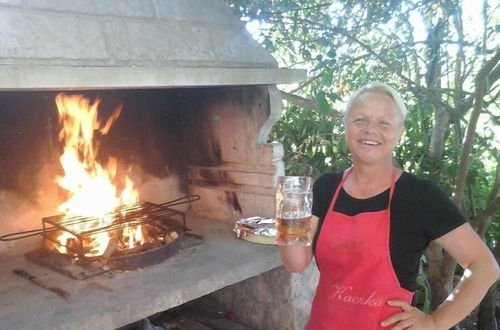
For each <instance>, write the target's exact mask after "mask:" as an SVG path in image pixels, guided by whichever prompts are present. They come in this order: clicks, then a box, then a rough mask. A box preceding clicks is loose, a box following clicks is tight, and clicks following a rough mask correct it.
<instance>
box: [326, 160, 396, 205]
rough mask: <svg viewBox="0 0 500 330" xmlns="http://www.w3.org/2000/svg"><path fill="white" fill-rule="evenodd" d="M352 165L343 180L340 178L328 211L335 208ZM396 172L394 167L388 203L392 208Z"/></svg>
mask: <svg viewBox="0 0 500 330" xmlns="http://www.w3.org/2000/svg"><path fill="white" fill-rule="evenodd" d="M351 170H352V167H350V168H348V169H347V170H346V172H345V174H344V176H343V177H342V180H340V183H339V185H338V186H337V189H336V190H335V193H334V194H333V198H332V200H331V202H330V205H329V206H328V212H331V211H332V210H333V206H334V205H335V202H336V201H337V197H338V196H339V193H340V190H341V189H342V187H343V186H344V183H345V181H346V180H347V177H348V176H349V174H351ZM396 174H397V170H396V169H393V171H392V173H391V186H390V188H389V203H388V205H387V209H389V210H390V209H391V202H392V196H393V195H394V186H395V184H396Z"/></svg>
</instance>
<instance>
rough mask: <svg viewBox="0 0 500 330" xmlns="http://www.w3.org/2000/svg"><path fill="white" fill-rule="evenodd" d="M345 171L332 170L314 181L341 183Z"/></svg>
mask: <svg viewBox="0 0 500 330" xmlns="http://www.w3.org/2000/svg"><path fill="white" fill-rule="evenodd" d="M343 173H344V171H332V172H326V173H323V174H321V175H320V176H319V177H318V178H317V179H316V180H315V181H314V183H315V184H317V185H329V186H331V185H334V184H338V183H340V180H341V179H342V175H343Z"/></svg>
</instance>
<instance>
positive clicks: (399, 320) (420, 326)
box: [381, 300, 437, 330]
mask: <svg viewBox="0 0 500 330" xmlns="http://www.w3.org/2000/svg"><path fill="white" fill-rule="evenodd" d="M387 304H388V305H389V306H394V307H400V308H401V309H402V310H403V311H402V312H401V313H397V314H394V315H393V316H391V317H389V318H388V319H386V320H384V321H383V322H382V323H381V326H383V327H388V326H390V325H394V327H392V328H389V327H388V329H391V330H403V329H411V330H437V327H436V325H435V323H434V319H433V317H432V315H428V314H425V313H424V312H422V311H420V310H419V309H418V308H415V307H413V306H412V305H410V304H408V303H407V302H406V301H403V300H389V301H387Z"/></svg>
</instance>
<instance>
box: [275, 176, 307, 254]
mask: <svg viewBox="0 0 500 330" xmlns="http://www.w3.org/2000/svg"><path fill="white" fill-rule="evenodd" d="M276 188H277V190H276V243H277V244H278V245H303V246H308V245H311V242H312V233H311V208H312V178H311V177H307V176H280V177H278V180H277V187H276Z"/></svg>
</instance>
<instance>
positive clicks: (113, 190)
mask: <svg viewBox="0 0 500 330" xmlns="http://www.w3.org/2000/svg"><path fill="white" fill-rule="evenodd" d="M100 102H101V101H100V100H99V99H97V100H95V101H94V102H93V103H92V102H91V101H90V100H89V99H88V98H86V97H84V96H83V95H66V94H64V93H59V94H58V95H57V96H56V104H57V109H58V112H59V122H60V124H61V125H62V129H61V131H60V134H59V140H60V141H62V142H63V143H64V151H63V154H62V155H61V157H60V162H61V165H62V168H63V171H64V175H63V176H61V177H57V178H56V182H57V183H58V184H59V185H60V186H61V187H62V188H63V189H65V190H67V191H68V193H69V198H68V200H66V201H65V202H64V203H62V204H61V205H60V206H59V211H60V212H62V213H63V214H64V216H65V217H73V216H83V217H95V218H97V219H99V221H97V222H92V223H82V224H78V227H77V228H75V227H72V229H74V230H76V231H77V232H80V233H81V232H85V231H88V230H91V229H95V228H101V227H104V226H108V225H110V224H112V223H113V222H114V221H115V220H116V219H115V218H114V217H112V216H109V214H108V213H110V212H113V211H115V210H116V209H117V208H118V207H119V206H122V205H129V204H133V203H136V202H138V192H137V190H136V189H135V188H134V184H133V182H132V180H131V179H130V178H129V177H128V176H127V177H126V178H125V184H124V188H123V189H121V191H119V189H118V188H117V185H116V181H117V180H116V179H117V178H116V174H117V167H118V161H117V159H116V158H109V159H108V161H107V163H106V164H100V163H99V162H98V160H97V154H98V150H99V143H98V142H97V141H96V139H95V136H94V134H95V133H96V132H98V133H99V134H100V135H101V136H103V135H106V134H107V133H108V132H109V130H110V128H111V126H112V125H113V123H114V122H115V121H116V119H118V117H119V116H120V113H121V107H118V108H117V109H116V110H115V111H114V113H113V114H112V115H111V116H110V117H109V118H108V119H107V120H106V121H105V122H101V121H99V118H98V107H99V104H100ZM106 214H108V215H106ZM121 235H122V237H124V239H125V240H126V241H127V244H128V247H129V248H133V247H134V246H135V245H137V244H140V243H141V240H142V236H141V228H140V226H136V227H133V228H131V227H128V228H126V230H124V231H123V232H122V233H121ZM70 238H73V239H75V237H73V235H71V234H68V233H64V234H63V235H61V236H60V237H59V238H58V240H59V242H60V243H61V245H62V246H60V247H59V252H62V253H66V252H67V251H66V248H65V246H64V245H66V244H67V242H68V239H70ZM91 239H92V241H91V243H90V248H91V250H90V251H89V252H87V253H86V255H102V254H103V253H104V252H105V250H106V248H107V246H108V244H109V242H110V239H111V237H110V233H108V232H104V233H99V234H95V235H93V236H91Z"/></svg>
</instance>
